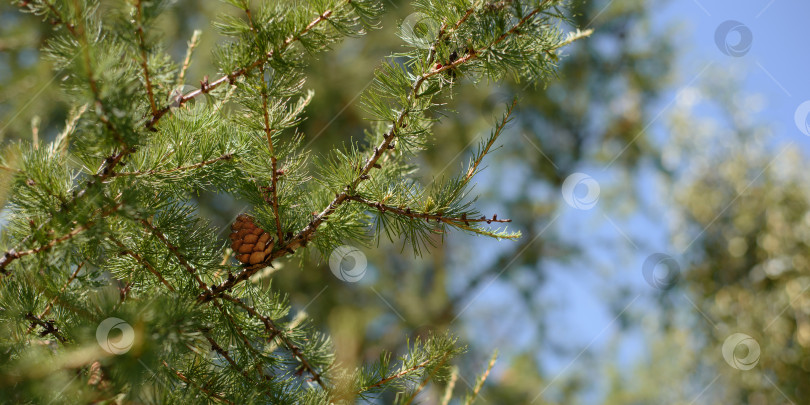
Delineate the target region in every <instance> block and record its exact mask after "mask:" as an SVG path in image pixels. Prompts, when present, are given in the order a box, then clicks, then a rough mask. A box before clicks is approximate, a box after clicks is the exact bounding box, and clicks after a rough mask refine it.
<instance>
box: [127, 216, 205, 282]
mask: <svg viewBox="0 0 810 405" xmlns="http://www.w3.org/2000/svg"><path fill="white" fill-rule="evenodd" d="M138 221H139V222H140V223H141V224H142V225H143V226H144V227H145V228H146V229H148V230H149V231H150V232H152V234H153V235H155V236H157V238H158V239H159V240H160V241H161V242H162V243H163V244H164V245H166V247H167V248H168V249H169V251H170V252H172V254H173V255H174V257H175V258H177V261H179V262H180V264H181V265H183V267H185V268H186V271H188V273H189V274H191V275H192V276H194V279H195V280H197V285H198V286H199V287H200V288H201V289H202V290H204V291H208V288H207V287H206V286H205V283H204V282H203V281H202V279H201V278H200V276H199V274H197V269H195V268H194V266H192V265H191V264H190V263H189V262H188V261H187V260H186V258H185V257H184V256H183V254H182V253H180V249H179V248H177V246H175V245H173V244H172V243H171V242H169V240H168V239H167V238H166V235H164V234H163V232H161V231H160V230H159V229H157V228H155V227H154V225H152V224H151V223H149V221H147V220H145V219H139V220H138Z"/></svg>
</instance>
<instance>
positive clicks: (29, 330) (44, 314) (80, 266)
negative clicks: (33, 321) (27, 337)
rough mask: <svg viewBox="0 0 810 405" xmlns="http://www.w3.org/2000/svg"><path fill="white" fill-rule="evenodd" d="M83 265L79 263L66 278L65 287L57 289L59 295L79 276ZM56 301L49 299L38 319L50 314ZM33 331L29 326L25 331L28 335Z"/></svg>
mask: <svg viewBox="0 0 810 405" xmlns="http://www.w3.org/2000/svg"><path fill="white" fill-rule="evenodd" d="M84 263H85V262H81V263H79V265H78V266H76V270H75V271H74V272H73V274H71V275H70V277H68V280H67V282H65V285H63V286H62V288H61V289H59V293H60V294H61V293H63V292H65V290H66V289H67V288H68V286H69V285H70V283H72V282H73V280H74V279H75V278H76V276H77V275H78V274H79V271H81V269H82V267H84ZM56 301H57V297H56V296H55V297H53V298H51V300H50V301H49V302H48V305H46V306H45V309H44V310H43V311H42V314H40V315H39V317H40V318H44V317H45V316H46V315H48V314H49V313H50V312H51V308H52V307H53V304H55V303H56ZM33 329H34V325H31V326H30V327H29V328H28V331H27V332H28V333H31V331H32V330H33Z"/></svg>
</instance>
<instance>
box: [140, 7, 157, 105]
mask: <svg viewBox="0 0 810 405" xmlns="http://www.w3.org/2000/svg"><path fill="white" fill-rule="evenodd" d="M135 10H136V12H135V23H136V24H137V27H136V28H135V35H136V36H137V37H138V48H139V49H140V52H141V68H142V69H143V79H144V83H145V84H146V95H147V96H148V97H149V106H150V107H151V108H152V115H155V114H157V104H155V94H154V92H153V91H152V81H151V80H150V79H149V67H148V62H149V58H148V55H147V54H146V40H145V39H144V32H143V2H142V1H141V0H138V1H136V2H135Z"/></svg>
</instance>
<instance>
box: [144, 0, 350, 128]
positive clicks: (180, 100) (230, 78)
mask: <svg viewBox="0 0 810 405" xmlns="http://www.w3.org/2000/svg"><path fill="white" fill-rule="evenodd" d="M345 1H346V2H347V3H348V2H350V1H351V0H345ZM332 12H333V10H326V11H324V12H323V14H321V15H319V16H318V17H317V18H315V19H314V20H312V21H311V22H310V23H309V24H307V26H306V27H304V28H303V29H302V30H301V31H299V32H298V33H297V34H295V35H293V36H290V37H288V38H287V39H285V40H284V42H282V43H281V45H279V47H278V48H277V49H275V50H274V51H282V50H284V49H286V48H287V47H288V46H290V45H291V44H292V43H293V42H295V41H298V40H299V39H301V37H303V36H304V35H306V33H308V32H309V31H311V30H312V29H313V28H315V26H317V25H318V24H320V23H321V22H323V21H326V20H328V19H329V17H330V16H331V15H332ZM274 51H270V52H268V53H267V54H265V55H263V56H262V58H260V59H259V60H257V61H255V62H253V63H251V64H250V65H248V66H246V67H243V68H239V69H236V70H234V71H233V72H231V73H228V74H226V75H224V76H222V77H220V78H219V79H216V80H214V81H213V82H208V81H204V82H203V83H202V86H201V87H200V88H199V89H197V90H193V91H190V92H188V93H186V94H183V95H181V96H179V97H177V99H176V100H174V102H173V103H172V104H171V105H167V106H165V107H163V108H161V109H159V110H157V112H156V113H155V114H153V115H152V118H151V119H150V120H149V121H148V122H147V123H146V127H147V128H149V129H152V128H154V127H155V125H157V123H158V121H160V119H161V118H163V116H164V115H166V113H168V112H169V110H171V108H172V107H180V106H182V105H183V104H185V103H186V102H188V101H189V100H191V99H193V98H194V97H197V96H199V95H201V94H208V93H210V92H211V91H212V90H214V89H216V88H217V87H219V86H221V85H223V84H224V83H233V82H234V81H235V80H236V79H238V78H240V77H242V76H244V75H246V74H248V73H250V72H251V71H252V70H253V69H256V68H258V67H259V66H263V65H264V63H265V62H267V60H268V59H270V58H272V57H273V55H274Z"/></svg>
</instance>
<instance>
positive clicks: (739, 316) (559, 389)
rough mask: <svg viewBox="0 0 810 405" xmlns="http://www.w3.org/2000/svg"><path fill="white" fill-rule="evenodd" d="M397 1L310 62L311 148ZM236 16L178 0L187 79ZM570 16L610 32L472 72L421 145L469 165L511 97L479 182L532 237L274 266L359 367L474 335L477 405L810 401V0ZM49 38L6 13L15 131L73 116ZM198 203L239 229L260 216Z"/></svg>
mask: <svg viewBox="0 0 810 405" xmlns="http://www.w3.org/2000/svg"><path fill="white" fill-rule="evenodd" d="M386 8H387V11H388V13H387V15H386V17H385V19H384V20H383V21H382V22H381V29H380V30H377V31H373V32H371V33H369V35H367V36H365V37H361V38H353V39H349V40H346V41H345V42H343V43H341V44H340V45H338V46H336V47H335V48H334V49H333V50H332V51H331V52H329V53H327V54H325V55H321V56H320V57H319V58H318V59H315V60H312V62H311V65H310V67H309V72H310V75H309V79H308V82H307V85H308V87H310V88H312V89H314V90H315V95H316V96H315V99H314V101H313V102H312V104H311V106H310V107H309V109H308V112H307V116H308V118H307V120H306V121H305V122H304V123H303V125H302V126H301V128H300V130H301V132H302V133H304V134H305V136H306V139H307V140H306V141H305V142H307V143H309V145H308V147H310V148H312V149H313V151H314V152H315V153H323V152H324V151H326V150H328V149H329V148H332V147H334V146H335V145H340V144H342V143H344V142H347V141H349V140H350V139H352V137H358V138H359V137H360V136H361V135H362V131H363V130H364V129H365V128H366V127H367V122H366V121H365V120H364V118H363V113H362V111H361V109H360V108H359V105H358V100H359V95H360V93H361V92H362V90H363V89H365V88H366V86H368V85H369V84H370V81H371V79H372V75H373V71H374V68H375V67H377V66H379V64H380V62H381V60H382V59H383V58H384V57H386V56H388V55H390V54H391V53H393V52H396V51H397V50H398V49H399V48H400V47H402V46H404V45H405V44H404V42H403V41H402V40H401V39H400V38H399V37H398V36H397V33H398V31H399V24H400V23H401V22H402V21H403V20H404V19H405V18H407V17H408V16H409V15H411V14H412V13H413V12H414V10H413V9H412V8H411V6H410V4H409V2H407V1H394V0H390V1H388V0H386ZM229 12H230V10H229V9H228V7H227V6H225V5H224V4H222V3H220V2H217V1H191V0H178V1H177V3H176V4H175V6H174V7H173V8H172V9H171V10H170V11H169V12H168V13H167V15H166V17H165V18H164V20H163V23H162V26H161V27H162V31H163V34H164V37H165V39H166V40H167V41H168V42H167V43H169V44H171V45H170V46H171V47H170V50H171V51H172V53H173V54H174V55H175V58H176V60H178V61H180V60H182V58H183V56H184V54H185V52H186V47H187V45H186V43H187V41H188V40H189V39H190V38H191V36H192V33H193V31H194V30H201V36H200V45H199V48H198V51H197V52H196V53H195V55H194V59H193V64H192V65H191V68H190V70H189V74H188V75H187V78H188V80H187V85H189V86H195V85H198V83H199V80H201V79H202V78H203V77H204V76H205V75H211V76H212V77H215V76H216V71H215V69H214V68H213V67H212V63H211V49H212V48H213V47H215V46H216V45H217V43H219V42H220V41H221V40H222V38H220V37H218V35H217V34H216V32H215V30H213V29H212V25H211V22H212V21H213V20H214V19H216V18H217V17H218V16H219V15H221V14H223V13H229ZM569 15H570V17H571V20H570V24H569V25H568V26H566V27H565V28H566V29H573V28H575V27H578V28H582V29H585V28H592V29H594V30H595V31H594V34H593V35H592V36H591V37H590V38H588V39H585V40H582V41H578V42H577V43H575V44H573V45H571V46H569V47H567V48H566V49H565V50H564V51H563V57H562V58H561V60H560V63H559V70H558V77H556V78H553V79H552V80H551V81H550V82H549V83H526V82H520V83H518V82H510V81H507V82H505V83H500V84H493V83H487V82H478V83H474V82H472V81H471V80H470V78H464V77H461V78H459V80H458V83H457V88H456V91H455V92H454V94H453V96H452V97H448V98H447V99H446V100H445V101H446V103H447V106H446V113H447V116H446V117H445V118H444V119H443V120H442V121H441V122H440V123H439V124H437V126H436V135H437V136H436V138H435V140H434V147H432V148H430V149H429V150H428V151H427V152H426V153H424V154H422V155H420V156H419V157H418V160H419V164H420V167H421V171H420V175H421V176H422V177H423V180H424V182H426V183H427V182H431V181H433V179H436V178H440V177H442V176H450V175H452V174H454V173H457V172H458V171H460V170H462V167H463V165H464V164H465V163H466V162H467V159H468V157H469V155H470V154H471V153H472V152H473V150H472V148H474V146H475V145H476V144H477V141H478V140H480V139H482V137H484V136H486V135H487V134H488V133H489V131H490V129H491V127H492V126H493V124H494V122H495V120H496V119H497V117H499V116H500V115H501V113H502V112H503V111H504V109H505V107H506V103H508V102H510V101H511V100H512V99H513V98H514V97H517V98H518V100H519V101H518V108H517V110H516V113H515V114H514V121H513V122H512V123H511V124H510V126H509V127H508V129H507V131H506V132H505V133H504V135H503V136H502V137H501V138H500V141H499V144H500V145H501V147H500V149H498V150H497V151H496V152H495V153H493V154H492V155H490V156H489V157H488V158H487V159H486V160H485V163H486V165H487V168H486V169H485V170H484V171H483V172H482V173H481V174H479V175H478V176H477V177H476V179H475V180H476V182H477V186H476V188H475V191H476V192H477V193H478V194H479V195H480V198H479V200H478V201H477V206H478V207H479V208H480V209H481V210H482V211H483V212H484V213H486V214H487V215H491V214H493V213H497V214H498V216H499V217H507V218H511V219H512V220H513V222H512V223H511V224H510V227H511V228H515V229H518V230H520V231H521V232H523V237H522V238H521V239H520V240H518V241H514V242H513V241H496V240H489V239H484V238H480V237H472V236H468V235H464V234H461V233H449V234H447V235H443V237H438V236H437V238H436V240H435V242H436V247H434V248H431V249H429V250H426V251H424V252H423V255H422V256H421V257H418V256H415V255H414V254H413V251H412V249H411V248H410V247H409V246H403V244H402V242H401V241H396V240H394V241H388V240H383V241H380V243H379V244H378V245H376V244H375V245H373V246H362V247H361V246H358V247H359V248H360V249H361V251H362V253H363V255H364V256H365V258H366V260H367V265H366V266H365V267H364V268H363V269H361V270H362V271H360V273H359V274H360V275H361V276H362V277H359V280H357V281H356V282H346V281H343V280H341V279H339V278H338V277H336V276H335V275H334V274H333V272H332V271H331V270H332V269H330V266H329V263H328V258H318V257H316V256H312V257H308V258H306V259H305V260H303V261H297V260H296V261H289V262H284V263H281V266H280V269H278V270H277V271H275V272H274V273H272V274H269V275H267V276H266V277H265V279H264V281H265V282H267V283H268V284H269V283H272V288H273V289H275V290H277V291H282V292H285V293H287V294H289V295H290V298H291V301H292V302H293V304H294V308H295V310H296V311H299V312H306V313H307V314H308V315H309V316H310V318H311V319H312V321H313V322H315V323H316V324H317V325H320V327H321V328H322V329H323V330H324V331H328V332H329V333H331V334H332V335H333V337H334V339H335V344H336V350H337V354H338V358H339V359H340V361H342V362H345V363H347V364H352V363H361V362H364V361H367V360H373V359H376V358H377V357H378V356H379V354H380V352H381V351H383V350H388V351H393V352H397V353H401V352H402V351H403V347H404V345H405V342H406V341H407V340H408V339H414V338H416V337H418V336H421V335H425V334H427V333H431V332H433V331H444V330H451V331H453V332H454V333H456V334H458V335H459V337H460V338H461V341H462V342H464V343H465V344H466V345H468V351H467V353H466V354H465V355H464V356H462V357H461V358H460V359H459V361H458V363H457V366H458V367H459V370H460V378H459V382H458V383H457V388H456V389H457V390H458V392H459V393H460V392H463V391H464V390H469V389H470V387H471V386H472V384H474V379H475V377H476V376H477V375H478V374H480V373H481V372H482V371H483V370H484V369H485V368H486V365H487V363H488V361H489V358H490V356H491V355H492V353H493V351H494V350H496V349H497V350H498V361H497V363H496V365H495V367H494V369H493V371H492V373H491V375H490V376H489V378H488V380H487V383H486V385H485V386H484V389H483V391H482V395H481V396H480V398H479V399H478V403H485V404H486V403H489V404H538V405H539V404H571V403H582V404H647V403H651V404H715V403H741V404H782V403H788V404H802V403H806V401H807V398H810V385H808V384H807V381H810V356H809V354H810V293H808V291H807V290H808V289H810V277H809V276H810V255H808V248H809V247H810V211H809V210H808V209H809V208H810V186H808V180H807V178H806V175H805V173H807V164H806V163H805V162H806V161H807V158H808V152H810V138H808V135H810V120H809V119H808V115H810V103H806V102H807V101H808V100H810V80H807V66H808V65H810V52H808V48H807V45H806V38H808V37H810V25H808V24H806V22H807V20H808V17H810V3H807V2H802V1H798V0H761V1H746V2H739V1H733V0H714V1H709V0H693V1H654V0H650V1H641V0H593V1H591V0H572V2H571V8H570V12H569ZM50 35H51V31H50V27H49V26H48V24H47V22H42V21H39V20H38V19H37V18H35V17H33V16H30V15H25V14H21V13H20V12H19V11H18V10H16V9H14V8H13V7H12V6H10V5H8V4H6V3H3V5H2V6H0V137H2V142H16V141H19V140H29V141H30V140H37V139H39V140H49V139H52V138H53V137H54V136H55V134H56V133H57V131H59V130H60V129H61V128H62V126H63V125H64V121H65V118H66V115H67V112H68V111H67V110H66V108H67V104H66V103H65V102H64V98H63V96H62V95H61V93H60V90H59V86H58V83H59V80H60V71H59V66H52V65H51V64H50V63H48V62H47V59H46V58H44V57H43V55H42V54H41V53H40V52H39V51H38V49H39V48H40V47H41V45H42V44H43V43H44V42H45V41H47V40H48V38H49V37H50ZM194 198H196V199H197V200H198V202H199V204H200V209H199V214H200V215H201V216H203V217H206V218H208V219H210V220H211V221H212V222H213V223H214V224H215V225H217V226H219V227H221V228H222V229H225V227H227V225H228V224H229V223H230V222H231V221H232V220H233V218H234V217H235V216H236V215H237V214H238V213H240V212H243V211H245V210H249V209H250V207H248V206H246V205H245V203H244V202H242V201H236V200H234V199H233V198H231V197H230V196H227V195H214V194H200V195H199V196H195V197H194ZM223 241H224V235H223ZM341 265H342V266H348V267H352V266H355V265H357V262H351V261H350V262H348V263H342V264H341ZM355 270H357V269H355ZM356 274H357V273H356ZM439 388H440V387H430V388H428V389H427V390H426V392H425V393H424V394H423V395H422V397H421V400H422V401H423V403H427V404H430V403H435V398H437V396H438V391H439ZM387 401H390V398H386V397H383V398H380V399H379V403H386V402H387Z"/></svg>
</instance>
